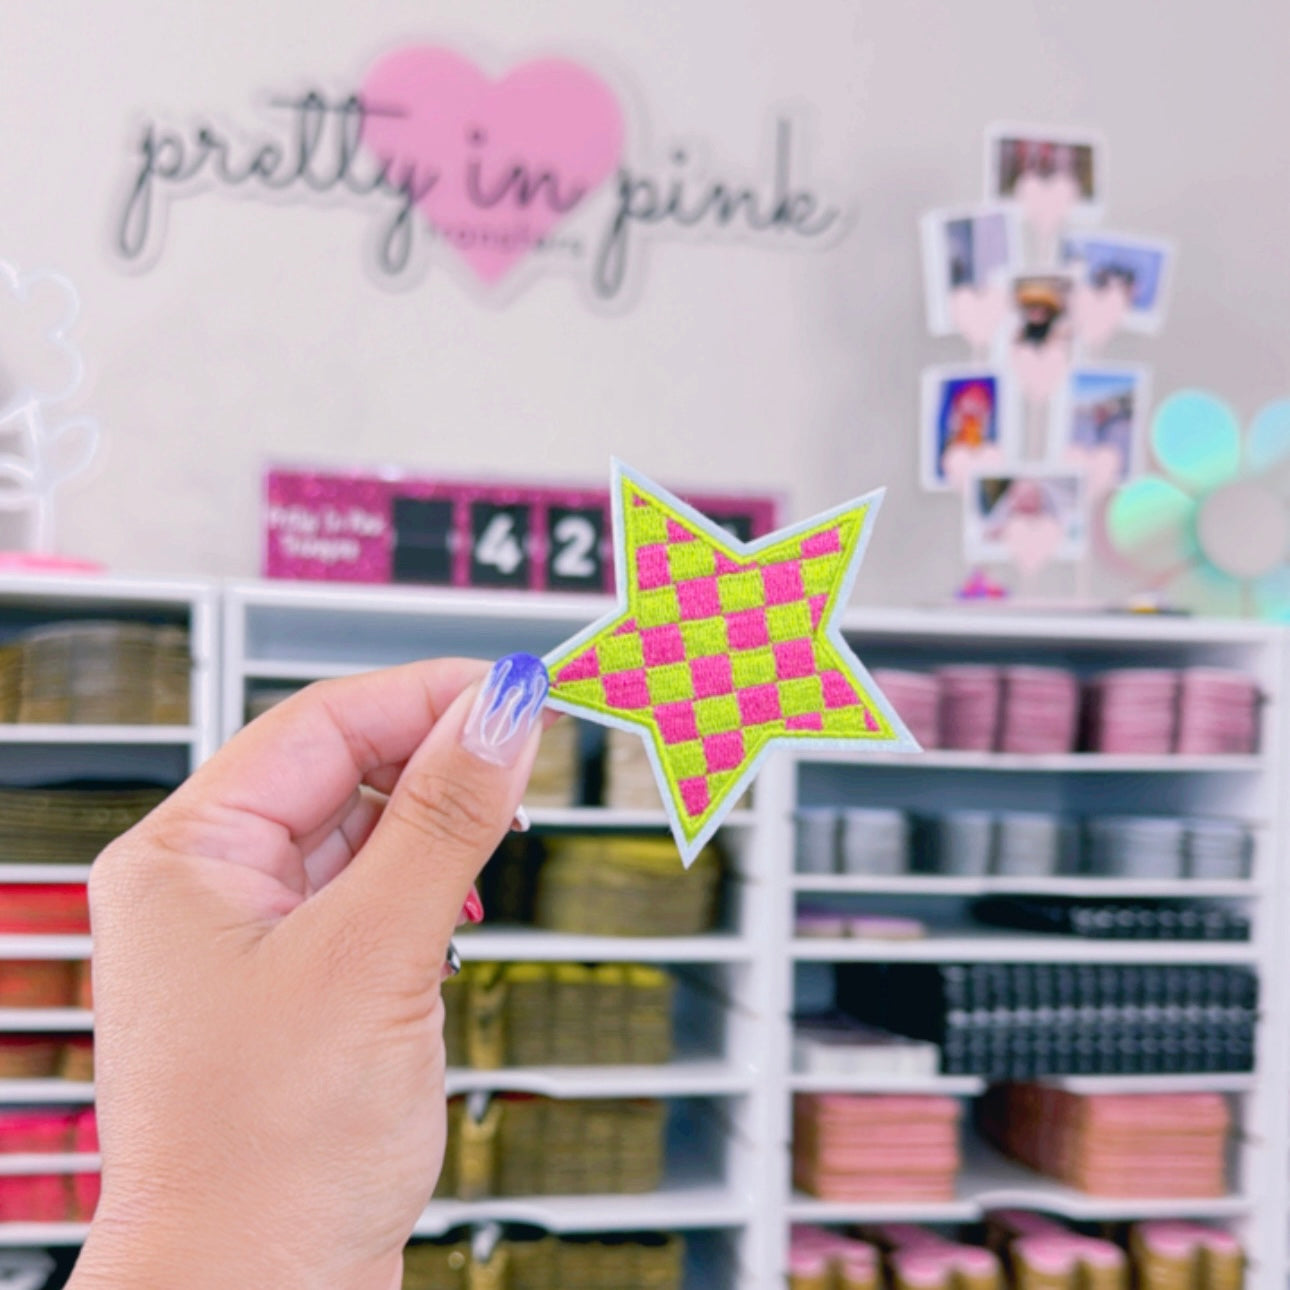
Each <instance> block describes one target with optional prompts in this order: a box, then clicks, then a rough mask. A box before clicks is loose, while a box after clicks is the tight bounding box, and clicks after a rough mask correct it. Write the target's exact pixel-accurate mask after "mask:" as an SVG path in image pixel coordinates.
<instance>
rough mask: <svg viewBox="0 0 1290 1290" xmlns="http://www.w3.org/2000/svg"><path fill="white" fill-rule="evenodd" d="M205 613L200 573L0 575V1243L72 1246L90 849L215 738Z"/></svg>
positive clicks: (80, 1211) (88, 1129)
mask: <svg viewBox="0 0 1290 1290" xmlns="http://www.w3.org/2000/svg"><path fill="white" fill-rule="evenodd" d="M218 610H219V597H218V589H217V588H215V587H214V586H212V585H210V584H207V583H198V582H181V581H169V580H151V579H149V580H144V579H121V578H66V579H64V578H59V577H13V576H9V577H4V578H0V672H3V675H4V681H3V688H4V689H5V694H4V696H3V700H2V703H0V706H2V708H3V721H2V722H0V1244H3V1245H4V1246H15V1247H22V1246H47V1247H52V1248H54V1249H55V1250H57V1248H58V1247H66V1246H72V1245H74V1244H75V1243H78V1242H79V1241H80V1239H81V1238H82V1236H83V1234H84V1230H85V1226H84V1219H85V1218H86V1217H87V1216H88V1214H89V1213H90V1212H91V1211H92V1209H93V1206H94V1203H95V1199H96V1197H97V1191H98V1178H97V1172H98V1155H97V1138H96V1135H95V1132H94V1118H93V1109H92V1108H93V1096H94V1089H93V1082H92V1080H93V1065H92V1039H91V1030H92V1013H91V1011H90V1009H91V1002H92V1001H91V996H90V989H89V974H88V958H89V952H90V939H89V936H88V934H87V933H88V930H89V927H88V921H87V914H86V903H85V883H86V879H87V877H88V874H89V862H90V860H91V859H92V858H93V856H94V855H95V854H96V853H97V851H98V850H99V849H100V848H101V847H102V846H103V845H105V844H106V842H107V841H109V840H110V839H111V838H112V837H113V836H115V835H116V834H117V833H119V832H120V831H122V830H123V829H124V828H126V827H128V826H129V824H130V823H131V822H132V821H133V820H134V819H137V818H138V817H139V816H140V815H141V814H143V813H144V812H146V810H147V809H148V808H149V807H150V806H151V805H152V804H154V803H155V802H156V801H158V800H160V798H161V797H162V796H164V794H165V792H167V791H168V790H169V789H170V788H173V787H174V786H175V785H176V784H178V783H179V782H180V781H181V780H182V779H183V778H184V777H185V776H186V775H188V773H189V772H190V771H191V770H192V769H193V768H194V767H195V766H196V765H197V764H198V763H199V762H201V761H202V760H203V759H204V758H205V757H207V756H208V755H209V754H210V753H211V752H212V751H213V750H214V749H215V747H216V746H217V745H218V743H219V730H218V715H219V710H218V702H217V693H218V685H219V671H218V656H219V633H218ZM51 785H53V786H56V787H52V788H50V787H48V786H51ZM61 1257H62V1258H63V1259H66V1258H67V1257H69V1256H68V1254H67V1253H63V1254H62V1255H61ZM55 1261H57V1260H55ZM6 1266H7V1265H6ZM15 1275H16V1274H15Z"/></svg>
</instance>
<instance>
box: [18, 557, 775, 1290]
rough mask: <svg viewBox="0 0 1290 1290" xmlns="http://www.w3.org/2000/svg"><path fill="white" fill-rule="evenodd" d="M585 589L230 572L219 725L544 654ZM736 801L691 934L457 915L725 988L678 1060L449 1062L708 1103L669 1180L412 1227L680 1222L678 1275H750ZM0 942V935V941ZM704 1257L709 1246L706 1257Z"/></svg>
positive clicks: (530, 954)
mask: <svg viewBox="0 0 1290 1290" xmlns="http://www.w3.org/2000/svg"><path fill="white" fill-rule="evenodd" d="M606 607H607V602H606V601H603V600H598V599H588V598H586V597H562V598H549V597H540V598H537V597H523V596H521V597H517V596H514V595H507V594H505V593H503V594H501V595H484V594H470V593H451V592H437V591H431V590H419V589H417V590H408V589H400V588H361V587H331V586H301V585H290V584H276V583H241V584H234V585H232V586H230V587H228V588H227V590H226V598H225V612H224V672H225V687H224V697H223V730H224V733H225V735H226V736H227V735H230V734H232V733H233V732H234V731H235V730H237V729H238V728H239V727H240V726H241V725H242V724H243V721H244V719H245V713H246V702H247V697H248V695H249V693H251V691H252V690H253V689H254V688H255V687H256V686H257V685H260V684H264V685H267V686H282V685H284V684H288V685H289V684H292V683H300V684H303V683H307V682H310V681H315V680H324V679H328V678H334V677H341V676H347V675H352V674H354V673H355V672H360V671H364V670H367V669H369V668H373V667H380V666H384V665H389V664H395V663H403V662H407V661H410V660H413V659H418V658H425V657H429V656H435V655H462V654H466V655H474V656H478V657H482V658H489V659H492V658H498V657H500V656H502V655H504V654H507V653H511V652H513V651H516V650H525V651H528V652H530V653H536V654H544V653H545V652H546V651H547V650H549V649H551V648H553V647H554V646H556V645H558V644H559V643H560V642H562V641H564V640H566V639H567V638H568V637H569V636H571V635H573V633H574V632H576V631H578V630H579V629H581V628H582V627H583V626H585V625H586V624H587V623H588V622H590V621H591V620H592V619H593V618H595V617H596V616H598V615H599V614H601V613H603V612H604V611H605V609H606ZM766 801H767V799H766V798H765V797H764V795H759V796H758V799H757V805H756V806H755V807H753V808H751V809H746V810H740V811H737V812H736V813H735V814H734V815H733V816H732V817H731V819H730V820H729V822H728V823H727V825H726V826H725V829H724V839H725V841H726V844H727V846H728V848H729V850H730V851H731V853H732V855H733V857H734V859H735V863H736V867H737V869H738V871H739V875H740V877H741V878H742V879H743V881H741V882H740V883H739V887H740V893H739V899H738V900H737V901H736V902H734V903H735V905H736V906H737V907H736V908H735V909H734V911H733V913H732V923H731V925H730V926H728V927H724V928H722V929H721V930H716V931H713V932H710V933H707V934H704V935H700V936H682V937H605V936H572V935H562V934H555V933H551V932H544V931H541V930H536V929H531V928H505V927H503V928H492V927H490V926H489V925H488V924H487V923H485V924H484V926H483V927H482V928H479V929H463V930H462V932H461V933H460V934H459V936H458V938H457V945H458V948H459V949H460V951H461V954H462V957H463V958H464V959H467V960H480V961H506V960H530V961H532V960H545V961H568V960H573V961H579V962H647V963H656V964H663V965H668V966H671V967H673V968H674V969H676V971H677V972H678V975H680V976H681V977H682V978H685V977H686V976H687V975H689V974H693V975H695V976H696V977H697V978H698V979H699V980H700V981H701V982H702V986H703V989H705V990H708V991H711V990H715V991H717V993H718V995H719V996H722V997H723V998H724V1003H723V1004H721V1005H720V1007H719V1011H720V1014H721V1023H722V1024H721V1026H720V1030H721V1032H722V1033H721V1035H720V1037H719V1038H713V1037H710V1036H709V1037H704V1036H699V1037H698V1042H695V1043H693V1044H689V1045H687V1042H686V1039H687V1036H685V1035H684V1034H682V1033H678V1037H677V1040H678V1050H677V1052H676V1054H675V1055H674V1058H673V1060H672V1061H671V1062H669V1063H668V1064H666V1065H663V1066H647V1067H630V1066H628V1067H621V1066H620V1067H607V1066H590V1067H565V1068H560V1067H538V1068H515V1069H503V1070H490V1071H475V1070H452V1071H450V1072H449V1076H448V1087H449V1092H450V1094H453V1093H458V1092H469V1091H472V1090H486V1091H515V1092H527V1093H535V1094H540V1095H544V1096H552V1097H578V1098H598V1097H604V1098H622V1097H658V1098H664V1099H668V1100H669V1101H671V1102H673V1103H683V1104H685V1105H686V1106H691V1105H693V1106H697V1107H699V1108H702V1111H701V1114H700V1116H699V1117H698V1118H699V1119H700V1121H701V1123H702V1129H701V1131H699V1132H698V1133H697V1136H696V1135H695V1134H694V1133H692V1132H691V1131H690V1130H689V1129H688V1128H687V1129H686V1130H685V1131H683V1132H676V1133H672V1134H670V1135H669V1142H668V1153H667V1169H666V1173H665V1177H664V1181H663V1185H662V1187H661V1188H659V1190H657V1191H655V1192H652V1193H649V1194H647V1195H630V1196H618V1195H608V1196H555V1197H552V1196H535V1197H515V1198H494V1199H487V1200H480V1201H469V1202H468V1201H459V1200H436V1201H434V1202H432V1203H431V1204H430V1206H429V1207H428V1208H427V1210H426V1212H425V1214H424V1215H423V1217H422V1220H421V1222H420V1223H419V1224H418V1227H417V1233H418V1234H419V1235H422V1236H433V1235H437V1234H439V1233H442V1232H444V1231H446V1230H448V1229H450V1228H453V1227H456V1226H459V1225H463V1224H479V1223H485V1222H489V1221H493V1220H497V1221H509V1222H519V1223H531V1224H536V1225H538V1226H541V1227H544V1228H547V1229H549V1230H550V1231H553V1232H563V1233H570V1232H597V1231H623V1230H631V1231H640V1230H647V1229H652V1228H657V1229H661V1230H668V1229H671V1230H684V1231H686V1232H687V1233H688V1234H690V1236H691V1237H692V1238H693V1240H694V1242H696V1243H697V1244H696V1251H697V1252H696V1255H695V1259H694V1260H693V1261H692V1266H691V1270H690V1273H689V1280H688V1281H687V1290H697V1288H698V1287H699V1286H703V1287H705V1290H706V1287H708V1286H727V1285H728V1286H730V1287H731V1290H734V1287H739V1288H740V1290H742V1287H745V1286H752V1285H755V1284H756V1285H760V1284H761V1282H760V1280H759V1277H760V1269H761V1268H762V1267H764V1266H765V1263H764V1248H763V1245H764V1241H765V1239H766V1237H767V1235H768V1234H769V1228H768V1227H767V1226H766V1224H764V1223H763V1222H762V1221H761V1219H762V1217H763V1216H764V1215H765V1214H766V1213H767V1212H768V1206H769V1205H770V1203H771V1196H770V1190H769V1189H770V1187H771V1186H772V1180H771V1179H770V1177H769V1176H768V1173H767V1170H766V1169H765V1167H764V1163H765V1161H766V1160H767V1159H768V1158H772V1157H774V1156H775V1155H777V1154H778V1152H779V1147H778V1146H777V1145H776V1144H774V1143H773V1142H771V1141H770V1140H769V1139H768V1138H767V1137H766V1129H767V1127H768V1126H769V1125H770V1124H771V1122H772V1108H773V1101H774V1097H775V1085H774V1083H773V1080H772V1078H771V1074H770V1072H771V1068H772V1065H773V1061H774V1059H773V1057H772V1055H771V1054H770V1053H769V1052H768V1049H767V1040H768V1036H769V1035H770V1033H771V1030H772V1027H773V1022H774V1018H773V1017H772V1015H771V1014H770V1013H769V1012H768V1011H767V1010H766V1008H765V1007H764V1006H763V1003H762V1001H763V1000H764V999H765V998H766V996H767V995H768V994H769V992H770V990H771V988H772V982H773V978H774V975H775V967H774V965H773V964H772V963H771V962H769V961H768V960H767V958H766V956H765V954H764V946H765V944H766V937H767V934H768V932H769V930H770V928H771V926H772V923H773V919H774V911H773V910H772V908H771V905H770V901H771V900H772V899H774V898H775V890H774V887H773V886H772V884H770V883H767V882H766V881H764V880H762V876H763V875H765V874H767V873H768V872H770V870H771V869H772V868H773V867H774V864H775V863H776V860H777V857H775V856H773V855H771V854H770V853H768V852H763V851H762V849H761V848H762V845H763V840H764V839H766V838H768V837H769V836H770V834H769V832H768V830H767V829H766V828H765V827H764V813H765V811H766V810H767V809H773V807H769V808H768V807H767V806H765V805H763V803H764V802H766ZM530 816H531V818H532V821H533V825H534V827H535V828H536V829H546V828H553V829H560V830H569V829H585V830H590V831H614V830H621V831H628V830H634V831H659V832H661V831H663V830H665V829H666V827H667V821H666V817H665V815H664V813H663V811H662V810H661V809H658V810H643V811H640V810H637V811H624V810H613V809H606V808H601V807H573V808H561V809H552V808H539V809H533V810H531V811H530ZM2 948H3V946H2V945H0V949H2ZM700 1256H702V1257H700Z"/></svg>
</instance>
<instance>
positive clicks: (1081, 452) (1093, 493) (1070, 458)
mask: <svg viewBox="0 0 1290 1290" xmlns="http://www.w3.org/2000/svg"><path fill="white" fill-rule="evenodd" d="M1062 459H1063V461H1064V462H1065V464H1066V465H1068V466H1074V467H1075V469H1076V470H1082V471H1083V472H1084V479H1085V481H1086V483H1087V484H1088V495H1089V499H1090V500H1091V501H1094V502H1098V501H1101V500H1102V498H1104V497H1106V496H1108V495H1109V494H1110V493H1113V492H1114V491H1115V490H1116V489H1117V488H1118V487H1119V485H1120V481H1121V480H1122V479H1123V477H1124V459H1123V458H1122V457H1121V455H1120V450H1119V449H1118V448H1117V447H1116V446H1115V445H1114V444H1112V443H1100V444H1098V445H1097V447H1095V448H1085V447H1083V446H1082V445H1080V444H1071V445H1070V447H1069V448H1067V449H1066V452H1065V453H1064V454H1063V458H1062Z"/></svg>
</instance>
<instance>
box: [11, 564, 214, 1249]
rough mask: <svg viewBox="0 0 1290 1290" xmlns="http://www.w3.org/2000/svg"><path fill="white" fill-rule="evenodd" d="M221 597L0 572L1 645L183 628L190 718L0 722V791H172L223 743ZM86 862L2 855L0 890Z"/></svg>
mask: <svg viewBox="0 0 1290 1290" xmlns="http://www.w3.org/2000/svg"><path fill="white" fill-rule="evenodd" d="M219 609H220V600H219V591H218V588H217V587H216V586H215V585H214V584H213V583H208V582H198V581H187V580H185V581H177V580H171V579H151V578H150V579H143V578H128V579H127V578H116V577H98V576H72V577H52V576H51V577H26V576H21V577H19V576H4V577H0V641H5V640H8V639H10V638H11V637H13V636H15V635H17V634H19V633H20V632H22V631H24V630H26V629H28V628H31V627H33V626H36V625H38V624H40V623H42V622H59V621H64V620H67V619H76V618H93V619H98V618H112V619H140V620H144V621H149V622H164V623H172V624H175V625H181V626H184V627H186V628H187V630H188V637H189V649H190V653H191V658H192V667H191V673H190V690H189V709H190V717H191V719H190V723H189V724H188V725H184V726H164V725H115V726H113V725H55V724H49V725H45V724H41V725H19V724H13V723H3V724H0V784H4V785H33V784H41V783H46V782H50V781H54V780H59V779H73V778H92V779H96V780H103V781H111V780H138V779H146V780H150V781H154V782H158V783H165V784H177V783H179V782H180V781H181V780H182V779H184V778H185V777H186V776H187V775H188V774H189V773H190V772H191V771H192V770H193V769H194V768H195V767H196V766H197V765H198V764H200V763H201V762H202V761H203V760H205V758H207V757H208V756H209V755H210V754H211V753H212V752H213V751H214V750H215V748H216V747H218V745H219V742H220V732H219V722H218V717H219V704H218V693H219V684H220V673H219V653H220V650H219V646H220V638H219ZM89 870H90V866H89V865H88V864H81V865H63V864H33V863H30V862H29V861H28V858H27V857H24V856H21V855H5V856H0V884H10V883H19V884H28V883H54V884H67V883H71V884H75V883H84V882H85V881H87V880H88V878H89ZM89 953H90V938H89V937H88V936H21V935H0V958H3V959H42V958H50V959H85V958H87V957H88V956H89ZM92 1029H93V1015H92V1014H91V1013H90V1012H88V1011H86V1010H84V1009H80V1008H71V1007H68V1008H0V1033H25V1034H35V1035H59V1034H72V1035H75V1034H78V1033H79V1034H89V1033H90V1032H91V1031H92ZM93 1101H94V1086H93V1085H92V1084H89V1083H80V1082H74V1081H68V1080H62V1079H55V1078H48V1079H23V1080H0V1107H6V1108H21V1107H33V1106H45V1107H48V1106H61V1107H68V1108H74V1107H78V1106H79V1107H84V1106H88V1105H91V1104H92V1103H93ZM99 1163H100V1162H99V1157H98V1156H97V1155H90V1154H77V1153H61V1154H47V1153H43V1154H33V1153H21V1154H19V1153H12V1154H6V1155H0V1176H11V1175H15V1174H47V1173H68V1174H74V1173H90V1172H97V1170H98V1169H99ZM85 1232H86V1225H85V1224H82V1223H0V1246H7V1247H13V1246H28V1245H48V1246H60V1245H66V1246H71V1245H78V1244H80V1242H81V1241H82V1240H83V1239H84V1236H85Z"/></svg>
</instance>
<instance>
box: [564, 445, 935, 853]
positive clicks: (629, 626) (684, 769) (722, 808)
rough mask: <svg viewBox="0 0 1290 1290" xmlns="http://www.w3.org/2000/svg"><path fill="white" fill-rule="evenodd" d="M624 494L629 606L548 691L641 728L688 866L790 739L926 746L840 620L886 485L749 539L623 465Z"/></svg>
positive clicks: (620, 535)
mask: <svg viewBox="0 0 1290 1290" xmlns="http://www.w3.org/2000/svg"><path fill="white" fill-rule="evenodd" d="M613 499H614V544H615V561H616V568H617V586H618V601H619V604H618V607H617V608H616V609H615V610H614V611H613V612H612V613H610V614H608V615H607V616H606V617H605V618H603V619H601V620H600V621H599V622H596V623H593V624H592V625H591V626H590V627H589V628H587V630H586V631H583V632H580V633H579V634H578V635H577V636H576V637H574V638H573V640H571V641H568V642H566V643H565V644H564V645H561V646H560V647H559V648H557V649H555V650H554V651H552V653H551V654H549V655H548V656H547V658H546V664H547V667H548V670H549V671H550V674H551V694H550V697H549V699H548V703H549V704H550V706H552V707H554V708H558V709H560V710H561V711H564V712H569V713H572V714H573V715H575V716H580V717H586V718H588V719H590V720H592V721H599V722H601V723H602V724H605V725H612V726H618V727H621V728H625V729H631V730H636V731H638V732H639V733H640V734H641V735H642V736H643V738H644V739H645V741H646V745H647V748H648V750H649V754H650V759H651V761H652V763H653V766H654V770H655V773H656V775H657V776H658V779H659V786H660V789H661V790H662V794H663V801H664V805H665V806H666V807H667V810H668V815H669V817H670V819H671V823H672V831H673V833H674V834H675V836H676V841H677V845H678V846H679V847H680V850H681V856H682V859H683V860H684V861H685V863H686V864H687V865H688V864H689V863H690V862H691V861H692V860H693V858H694V857H695V856H696V855H697V854H698V853H699V851H700V850H701V849H702V847H703V845H704V844H705V843H706V842H707V841H708V839H709V838H710V837H711V836H712V834H713V833H714V832H715V831H716V829H717V828H718V826H719V825H720V823H721V821H722V820H723V819H724V817H725V815H726V813H727V812H728V811H729V810H730V808H731V807H732V806H733V805H734V803H735V802H736V801H737V800H738V798H739V796H740V794H741V793H742V792H743V790H744V789H745V788H746V787H747V785H748V784H749V783H750V782H751V780H752V778H753V777H754V775H755V774H756V771H757V769H758V767H759V765H760V763H761V760H762V758H763V757H764V755H765V753H766V752H767V750H768V749H769V747H770V746H771V745H772V744H773V743H775V742H777V741H782V742H786V743H789V744H793V745H796V746H798V747H801V748H815V749H819V748H834V747H843V746H847V747H857V748H859V747H864V746H867V747H869V748H871V749H873V750H875V751H883V752H891V751H908V752H913V751H917V747H918V745H917V744H916V743H915V741H914V739H913V737H912V736H911V735H910V734H909V731H908V730H907V729H906V728H905V725H904V723H903V722H902V721H901V720H900V718H899V717H898V716H897V715H896V714H895V712H894V711H893V710H892V708H891V706H890V705H889V704H888V703H887V701H886V699H885V698H884V697H883V696H882V694H881V693H880V691H879V690H878V689H877V687H876V686H875V685H874V683H873V681H872V679H871V678H870V677H869V675H868V673H867V672H866V671H865V669H864V668H863V666H862V665H861V664H860V661H859V660H858V659H857V658H856V657H855V655H854V654H853V653H852V652H851V649H850V647H849V646H848V645H847V643H846V641H845V640H844V639H843V637H842V634H841V630H840V628H839V627H838V625H837V623H836V622H835V619H836V618H837V616H838V614H839V613H840V612H841V610H842V608H843V607H844V606H845V603H846V600H847V597H848V595H849V594H850V590H851V585H852V583H853V581H854V579H855V574H856V571H857V569H858V567H859V564H860V560H861V557H862V556H863V554H864V548H865V545H866V543H867V542H868V538H869V533H870V530H871V528H872V525H873V520H874V516H875V515H876V513H877V510H878V506H879V504H880V503H881V501H882V493H881V491H878V492H874V493H869V494H868V495H866V496H864V497H861V498H859V499H857V500H856V501H853V502H849V503H847V504H846V505H844V506H840V507H837V508H835V509H834V510H831V511H828V512H826V513H825V514H823V515H819V516H816V517H815V518H813V519H811V520H809V521H807V522H806V523H804V524H800V525H797V526H795V527H793V528H790V529H783V530H781V531H780V532H778V533H772V534H771V535H770V536H769V537H765V538H762V539H760V540H759V541H757V542H754V543H750V544H745V543H742V542H739V541H737V540H736V539H735V538H733V537H732V536H731V535H730V534H729V533H727V532H726V531H725V530H724V529H722V528H720V527H719V526H718V525H716V524H714V523H713V522H712V521H710V520H708V519H705V518H704V517H703V516H702V515H700V514H699V513H698V512H697V511H695V510H693V509H692V508H691V507H689V506H687V505H686V504H685V503H684V502H682V501H680V500H679V499H678V498H676V497H674V496H673V495H672V494H671V493H669V492H667V491H666V490H664V489H662V488H659V487H658V486H657V485H656V484H653V483H651V482H650V481H649V480H647V479H644V478H643V477H641V476H639V475H637V474H635V473H634V472H632V471H630V470H628V469H627V468H626V467H624V466H622V465H621V464H619V463H615V465H614V481H613Z"/></svg>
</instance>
